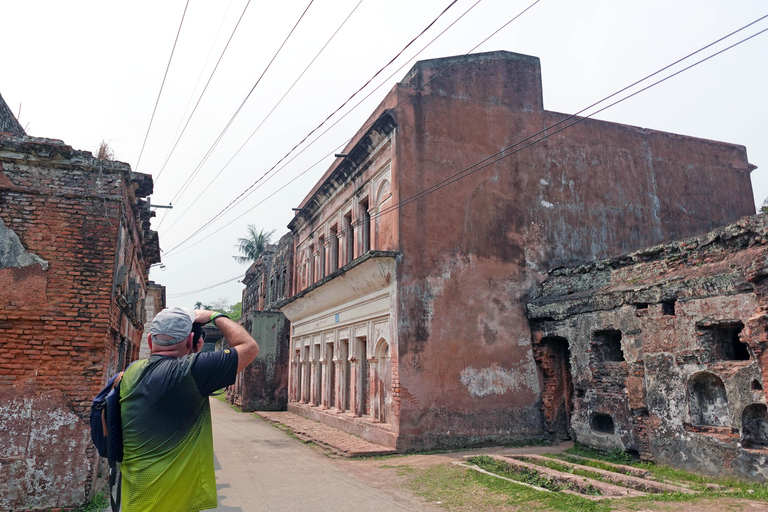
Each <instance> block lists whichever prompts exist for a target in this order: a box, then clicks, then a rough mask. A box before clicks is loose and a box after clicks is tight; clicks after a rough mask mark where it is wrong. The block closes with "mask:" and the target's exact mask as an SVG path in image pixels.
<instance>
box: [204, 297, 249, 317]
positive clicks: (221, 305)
mask: <svg viewBox="0 0 768 512" xmlns="http://www.w3.org/2000/svg"><path fill="white" fill-rule="evenodd" d="M195 309H207V310H209V311H218V312H219V313H224V314H225V315H227V316H228V317H229V318H230V319H232V320H234V321H235V322H237V321H239V320H240V317H241V316H242V315H243V303H242V302H238V303H237V304H232V305H231V306H230V305H229V301H228V300H227V299H221V298H220V299H217V300H215V301H213V303H211V304H210V305H208V304H203V303H202V302H201V301H197V302H195Z"/></svg>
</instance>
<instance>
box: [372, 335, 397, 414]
mask: <svg viewBox="0 0 768 512" xmlns="http://www.w3.org/2000/svg"><path fill="white" fill-rule="evenodd" d="M375 355H376V378H375V381H374V382H375V386H376V389H375V390H374V411H373V417H374V419H376V420H378V421H380V422H381V423H387V421H388V420H389V414H390V413H389V409H390V403H391V401H392V397H391V388H392V362H391V358H390V354H389V344H388V343H387V342H386V340H385V339H384V338H380V339H379V341H378V342H377V344H376V351H375Z"/></svg>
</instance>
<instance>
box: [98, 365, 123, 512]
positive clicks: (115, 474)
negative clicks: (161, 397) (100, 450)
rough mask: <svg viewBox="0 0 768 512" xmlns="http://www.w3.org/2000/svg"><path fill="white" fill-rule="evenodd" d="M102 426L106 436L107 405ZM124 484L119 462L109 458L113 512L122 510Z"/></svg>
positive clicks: (121, 375) (102, 412)
mask: <svg viewBox="0 0 768 512" xmlns="http://www.w3.org/2000/svg"><path fill="white" fill-rule="evenodd" d="M124 373H125V371H122V372H120V373H118V374H117V377H116V378H115V382H113V383H112V389H115V388H116V387H117V386H119V385H120V381H121V380H123V374H124ZM101 426H102V428H103V429H104V435H105V436H106V435H107V408H106V407H105V408H104V409H102V411H101ZM107 446H109V445H107ZM115 483H117V494H115V493H114V492H113V488H114V486H115ZM122 486H123V478H122V475H121V474H120V471H119V469H118V467H117V462H116V461H114V460H112V459H109V504H110V506H111V507H112V512H119V510H120V498H121V497H122V496H121V494H122Z"/></svg>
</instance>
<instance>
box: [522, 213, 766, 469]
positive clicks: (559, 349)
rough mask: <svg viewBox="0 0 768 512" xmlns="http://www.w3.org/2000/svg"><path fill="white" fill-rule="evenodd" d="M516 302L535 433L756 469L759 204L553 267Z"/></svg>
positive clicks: (659, 457)
mask: <svg viewBox="0 0 768 512" xmlns="http://www.w3.org/2000/svg"><path fill="white" fill-rule="evenodd" d="M528 316H529V319H530V322H531V332H532V336H533V350H534V357H535V359H536V363H537V366H538V368H539V374H540V379H541V383H542V399H541V409H542V415H543V418H544V423H545V426H546V430H547V432H548V433H549V435H551V436H552V437H554V438H564V437H566V436H570V437H572V438H573V439H575V440H578V441H579V442H581V443H584V444H586V445H588V446H591V447H594V448H599V449H602V450H612V449H620V450H627V451H633V452H636V453H638V454H639V455H641V456H642V457H644V458H647V459H652V460H655V461H657V462H661V463H666V464H670V465H673V466H676V467H681V468H685V469H689V470H692V471H697V472H704V473H708V474H711V475H724V474H727V475H733V476H737V477H741V478H750V479H756V480H765V479H766V478H768V411H766V390H765V384H766V382H768V380H767V379H768V331H767V330H766V328H767V327H768V216H766V215H757V216H753V217H745V218H743V219H741V220H739V221H738V222H736V223H734V224H730V225H728V226H725V227H722V228H718V229H716V230H714V231H712V232H710V233H707V234H705V235H702V236H699V237H695V238H689V239H686V240H683V241H680V242H673V243H668V244H664V245H659V246H655V247H650V248H647V249H642V250H640V251H637V252H634V253H630V254H627V255H624V256H620V257H617V258H613V259H608V260H599V261H595V262H593V263H589V264H586V265H582V266H577V267H569V268H559V269H556V270H553V271H552V272H551V273H550V275H549V278H548V279H547V281H546V282H545V283H544V284H543V285H542V287H541V290H540V292H539V294H538V296H537V297H536V298H535V300H533V301H531V302H529V303H528Z"/></svg>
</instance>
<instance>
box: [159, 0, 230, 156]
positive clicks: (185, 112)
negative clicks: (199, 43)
mask: <svg viewBox="0 0 768 512" xmlns="http://www.w3.org/2000/svg"><path fill="white" fill-rule="evenodd" d="M231 7H232V0H229V4H228V5H227V9H226V10H225V11H224V15H223V16H222V17H221V22H220V23H219V28H218V29H217V30H216V35H215V36H214V37H213V41H212V42H211V47H210V48H209V49H208V55H206V56H205V62H203V65H202V66H201V67H200V74H198V75H197V80H196V81H195V86H194V87H193V88H192V93H191V94H190V95H189V99H188V100H187V104H186V105H185V106H184V113H183V114H182V115H181V118H180V119H179V124H178V125H177V126H176V131H175V132H174V134H173V137H172V138H171V140H176V136H177V135H178V134H179V130H181V125H182V124H183V123H184V119H186V117H187V112H189V106H190V105H191V104H192V99H193V98H194V97H195V91H197V86H198V85H200V80H202V78H203V73H204V72H205V68H206V66H207V65H208V61H209V60H211V54H212V53H213V49H214V48H215V47H216V41H218V40H219V34H221V29H222V28H223V27H224V22H225V21H226V20H227V15H228V14H229V10H230V8H231ZM169 150H170V148H169ZM166 157H167V155H166Z"/></svg>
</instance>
